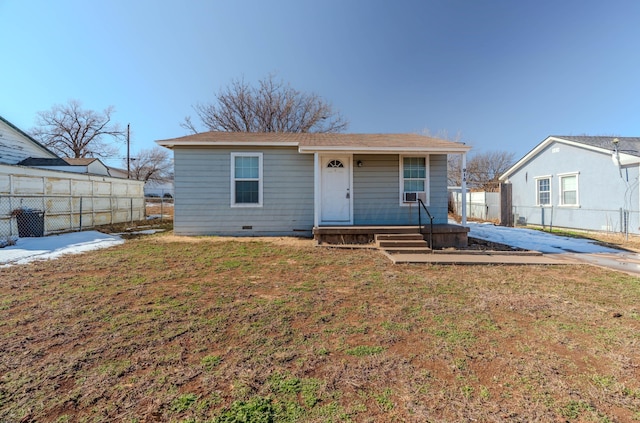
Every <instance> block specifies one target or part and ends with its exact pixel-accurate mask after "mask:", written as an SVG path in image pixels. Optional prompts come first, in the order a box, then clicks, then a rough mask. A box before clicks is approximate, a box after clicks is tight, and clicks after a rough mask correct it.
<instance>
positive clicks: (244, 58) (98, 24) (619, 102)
mask: <svg viewBox="0 0 640 423" xmlns="http://www.w3.org/2000/svg"><path fill="white" fill-rule="evenodd" d="M0 21H1V22H2V24H1V25H0V40H2V53H3V54H2V63H1V64H0V76H1V77H2V78H1V80H2V90H1V94H0V115H2V116H3V117H4V118H5V119H8V120H9V121H10V122H12V123H14V124H15V125H17V126H18V127H20V128H22V129H24V130H29V129H31V128H32V127H33V126H34V124H35V117H36V113H37V112H38V111H42V110H48V109H50V108H51V107H52V106H53V105H54V104H61V103H66V102H67V101H68V100H69V99H77V100H80V101H81V102H82V104H83V106H84V107H85V108H88V109H94V110H103V109H104V108H106V107H107V106H110V105H113V106H114V107H115V109H116V113H115V115H114V118H115V120H116V121H117V122H119V123H121V124H122V126H126V124H127V123H130V124H131V129H132V136H131V140H132V151H133V152H134V155H135V151H137V150H139V149H141V148H150V147H152V146H154V145H155V144H154V143H153V141H155V140H157V139H165V138H172V137H177V136H181V135H184V134H186V131H185V130H184V129H182V128H181V127H180V126H179V124H180V122H181V121H182V120H183V119H184V117H185V116H187V115H194V113H193V109H192V107H191V106H192V105H193V104H196V103H198V102H207V101H210V100H213V97H214V94H215V93H216V92H217V91H218V90H219V89H220V88H222V87H225V86H227V85H228V84H229V83H230V82H231V81H232V80H233V79H236V78H240V77H244V78H245V80H246V81H248V82H252V83H253V82H256V81H258V80H259V79H261V78H263V77H265V76H267V75H268V74H269V73H276V74H277V76H278V77H279V78H280V79H282V80H284V81H286V82H288V83H290V84H291V85H292V86H293V87H294V88H296V89H299V90H302V91H308V92H315V93H317V94H319V95H320V96H322V97H323V98H324V99H326V100H327V101H328V102H330V103H331V104H332V105H333V106H334V107H335V108H336V109H337V110H339V111H340V112H341V113H342V114H343V115H344V116H345V117H346V118H347V119H348V120H349V122H350V126H349V129H348V131H349V132H366V133H385V132H388V133H406V132H422V131H424V130H425V129H428V130H429V131H430V132H431V133H432V134H438V133H441V132H446V133H448V134H449V136H451V137H455V136H456V135H458V134H459V135H460V137H461V140H462V141H464V142H466V143H468V144H470V145H472V146H473V151H478V152H485V151H495V150H498V151H510V152H513V153H514V154H515V156H516V158H520V157H521V156H523V155H524V154H526V153H527V152H528V151H529V150H530V149H531V148H533V147H534V146H535V145H536V144H537V143H539V142H540V141H542V140H543V139H544V138H545V137H546V136H547V135H551V134H564V135H582V134H589V135H617V136H640V1H637V0H626V1H625V0H602V1H593V0H535V1H534V0H531V1H525V0H437V1H434V0H388V1H382V0H322V1H319V0H308V1H307V0H271V1H266V0H181V1H176V0H134V1H131V0H91V1H87V0H74V1H71V0H57V1H49V0H41V1H35V0H0ZM122 151H123V152H124V151H125V149H124V148H122ZM123 154H124V153H123ZM110 164H112V165H117V164H118V163H110Z"/></svg>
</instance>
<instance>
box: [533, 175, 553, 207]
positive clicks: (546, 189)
mask: <svg viewBox="0 0 640 423" xmlns="http://www.w3.org/2000/svg"><path fill="white" fill-rule="evenodd" d="M536 205H538V206H550V205H551V177H550V176H541V177H539V178H536Z"/></svg>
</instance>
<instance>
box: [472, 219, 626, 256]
mask: <svg viewBox="0 0 640 423" xmlns="http://www.w3.org/2000/svg"><path fill="white" fill-rule="evenodd" d="M467 226H469V236H470V237H472V238H478V239H483V240H485V241H491V242H499V243H500V244H506V245H510V246H512V247H518V248H524V249H526V250H534V251H540V252H541V253H548V254H554V253H620V250H616V249H614V248H609V247H605V246H602V245H598V244H597V243H595V242H594V241H591V240H588V239H581V238H571V237H566V236H558V235H553V234H550V233H547V232H542V231H537V230H533V229H524V228H508V227H505V226H496V225H494V224H493V223H488V224H487V223H474V222H467Z"/></svg>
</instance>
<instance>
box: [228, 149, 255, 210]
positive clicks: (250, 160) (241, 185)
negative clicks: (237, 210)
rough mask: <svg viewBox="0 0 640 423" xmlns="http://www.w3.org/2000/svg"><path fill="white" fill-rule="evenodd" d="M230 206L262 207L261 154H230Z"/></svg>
mask: <svg viewBox="0 0 640 423" xmlns="http://www.w3.org/2000/svg"><path fill="white" fill-rule="evenodd" d="M231 206H234V207H260V206H262V153H248V152H242V153H231Z"/></svg>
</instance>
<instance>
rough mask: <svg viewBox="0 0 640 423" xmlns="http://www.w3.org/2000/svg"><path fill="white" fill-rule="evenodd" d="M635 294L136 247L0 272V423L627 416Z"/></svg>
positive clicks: (345, 262)
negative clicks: (0, 422)
mask: <svg viewBox="0 0 640 423" xmlns="http://www.w3.org/2000/svg"><path fill="white" fill-rule="evenodd" d="M638 282H639V281H638V279H636V278H634V277H632V276H628V275H626V274H622V273H616V272H613V271H607V270H604V269H600V268H596V267H591V266H585V265H581V266H557V267H554V266H548V267H542V266H540V267H525V266H510V267H509V266H460V267H457V266H425V265H402V266H396V265H393V264H391V263H390V262H389V261H388V259H386V258H385V257H384V256H382V255H381V254H380V253H378V252H376V251H370V250H333V249H323V248H318V247H314V245H313V243H312V242H311V241H308V240H297V239H293V240H292V239H289V238H281V239H268V240H265V239H248V238H245V239H240V240H237V239H228V238H183V237H176V236H173V235H171V234H157V235H153V236H144V237H140V238H135V239H131V240H128V241H127V242H126V243H125V244H124V245H121V246H118V247H114V248H110V249H107V250H101V251H95V252H91V253H87V254H83V255H77V256H67V257H64V258H61V259H59V260H56V261H48V262H37V263H34V264H29V265H23V266H13V267H7V268H0V421H2V422H20V421H22V422H98V421H100V422H102V421H122V422H151V421H173V422H234V421H238V422H240V421H256V422H293V421H303V422H342V421H344V422H350V421H352V422H394V421H397V422H459V421H485V422H492V421H501V422H502V421H509V422H535V421H539V422H564V421H570V422H629V421H634V420H640V285H639V283H638Z"/></svg>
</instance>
